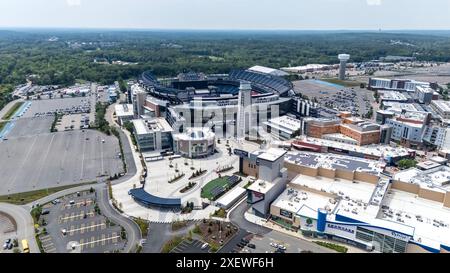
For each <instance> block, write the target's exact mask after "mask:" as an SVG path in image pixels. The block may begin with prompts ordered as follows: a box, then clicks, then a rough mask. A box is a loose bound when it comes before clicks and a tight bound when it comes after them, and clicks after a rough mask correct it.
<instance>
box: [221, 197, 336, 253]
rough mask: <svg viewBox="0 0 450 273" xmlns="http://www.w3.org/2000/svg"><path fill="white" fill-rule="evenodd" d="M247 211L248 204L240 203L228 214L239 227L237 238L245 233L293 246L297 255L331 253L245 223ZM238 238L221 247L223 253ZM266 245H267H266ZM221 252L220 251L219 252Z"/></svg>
mask: <svg viewBox="0 0 450 273" xmlns="http://www.w3.org/2000/svg"><path fill="white" fill-rule="evenodd" d="M248 209H249V204H247V202H246V201H245V199H244V201H242V202H241V203H239V205H237V206H236V207H235V208H234V209H233V210H232V211H231V213H230V215H229V217H230V221H231V222H232V223H233V224H235V225H237V226H238V227H240V229H241V230H242V231H240V233H238V235H239V236H241V238H242V237H244V236H245V232H247V233H253V234H255V235H256V236H255V238H259V239H261V238H266V239H268V240H270V241H276V242H283V243H284V244H287V245H290V246H293V247H292V249H293V250H292V252H295V253H298V252H300V251H301V250H309V251H312V252H315V253H330V252H333V251H332V250H330V249H328V248H324V247H321V246H318V245H317V244H315V243H312V242H310V241H306V240H303V239H299V238H295V237H292V236H290V235H287V234H284V233H282V232H279V231H276V230H272V229H269V228H266V227H263V226H260V225H257V224H254V223H251V222H249V221H247V220H246V219H245V218H244V213H245V212H246V211H247V210H248ZM241 238H239V237H238V236H236V238H233V240H231V241H230V242H229V243H228V244H227V245H225V246H224V247H223V252H229V251H231V250H232V249H233V248H235V247H236V244H237V243H238V242H236V241H238V239H239V241H240V239H241ZM267 245H268V244H267ZM269 249H270V248H267V250H269ZM260 251H261V252H262V248H261V249H260ZM221 252H222V251H221Z"/></svg>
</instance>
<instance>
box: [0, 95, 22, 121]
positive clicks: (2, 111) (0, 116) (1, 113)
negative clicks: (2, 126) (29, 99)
mask: <svg viewBox="0 0 450 273" xmlns="http://www.w3.org/2000/svg"><path fill="white" fill-rule="evenodd" d="M20 101H24V100H23V99H18V100H13V101H10V102H9V103H8V104H6V105H5V107H3V108H2V109H0V121H3V116H4V115H6V113H8V111H9V109H11V108H12V107H13V105H14V104H16V102H20Z"/></svg>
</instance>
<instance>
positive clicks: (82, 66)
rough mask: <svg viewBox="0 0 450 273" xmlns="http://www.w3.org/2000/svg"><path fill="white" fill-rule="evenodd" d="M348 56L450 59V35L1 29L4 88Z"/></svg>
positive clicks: (355, 58)
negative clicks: (146, 72)
mask: <svg viewBox="0 0 450 273" xmlns="http://www.w3.org/2000/svg"><path fill="white" fill-rule="evenodd" d="M392 41H400V42H401V43H393V42H392ZM343 52H345V53H349V54H351V55H352V61H354V62H359V61H366V60H372V59H378V58H379V57H383V56H386V55H401V56H415V57H417V58H418V59H419V60H435V61H450V35H447V34H446V33H444V34H439V33H432V34H424V33H407V34H398V33H378V32H353V33H352V32H300V31H298V32H296V31H284V32H263V31H261V32H244V31H240V32H225V31H217V32H208V31H191V32H187V31H186V32H180V31H166V32H162V31H127V32H125V31H100V30H97V31H95V30H91V31H82V30H70V31H62V30H58V31H57V30H46V31H44V30H15V31H12V30H10V31H7V30H4V31H0V84H1V85H5V84H11V85H17V84H21V83H25V82H26V79H27V77H28V78H30V79H32V80H33V82H35V83H37V84H59V85H69V84H73V83H74V82H75V81H76V80H77V79H81V80H89V81H97V82H101V83H111V82H113V81H115V80H118V79H121V78H122V79H128V78H131V77H136V76H138V75H139V74H140V73H141V72H142V71H144V70H152V71H153V72H154V74H156V75H157V76H173V75H176V74H177V73H179V72H183V71H191V70H192V71H203V72H207V73H226V72H228V71H229V70H230V69H233V68H247V67H250V66H253V65H256V64H258V65H265V66H270V67H275V68H279V67H283V66H290V65H291V66H297V65H304V64H307V63H337V57H336V56H337V54H339V53H343ZM116 61H122V62H128V63H129V64H127V65H121V64H116V63H115V62H116ZM30 75H32V76H31V77H30ZM8 89H9V88H8Z"/></svg>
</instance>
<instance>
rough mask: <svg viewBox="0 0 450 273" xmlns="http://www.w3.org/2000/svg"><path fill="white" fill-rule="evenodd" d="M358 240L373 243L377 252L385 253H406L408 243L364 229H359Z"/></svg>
mask: <svg viewBox="0 0 450 273" xmlns="http://www.w3.org/2000/svg"><path fill="white" fill-rule="evenodd" d="M356 239H358V240H361V241H364V242H371V243H372V244H373V246H374V247H375V250H376V251H379V252H383V253H392V252H395V253H404V252H406V245H407V242H406V241H403V240H399V239H397V238H394V237H391V236H387V235H384V234H381V233H378V232H375V231H372V230H369V229H366V228H363V227H357V230H356Z"/></svg>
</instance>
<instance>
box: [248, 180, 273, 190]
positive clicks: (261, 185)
mask: <svg viewBox="0 0 450 273" xmlns="http://www.w3.org/2000/svg"><path fill="white" fill-rule="evenodd" d="M274 185H275V182H274V181H265V180H261V179H258V180H256V181H255V182H253V184H251V185H250V186H249V187H248V188H247V189H248V190H251V191H254V192H259V193H262V194H266V193H267V192H268V191H269V190H270V189H271V188H272V187H273V186H274Z"/></svg>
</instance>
